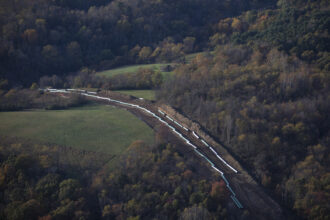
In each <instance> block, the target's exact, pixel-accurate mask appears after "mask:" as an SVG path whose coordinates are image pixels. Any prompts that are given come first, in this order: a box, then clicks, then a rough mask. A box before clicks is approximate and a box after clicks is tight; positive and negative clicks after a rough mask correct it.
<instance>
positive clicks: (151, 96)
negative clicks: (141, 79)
mask: <svg viewBox="0 0 330 220" xmlns="http://www.w3.org/2000/svg"><path fill="white" fill-rule="evenodd" d="M115 92H119V93H123V94H126V95H132V96H135V97H138V98H144V99H147V100H151V101H153V100H156V94H155V91H153V90H116V91H115Z"/></svg>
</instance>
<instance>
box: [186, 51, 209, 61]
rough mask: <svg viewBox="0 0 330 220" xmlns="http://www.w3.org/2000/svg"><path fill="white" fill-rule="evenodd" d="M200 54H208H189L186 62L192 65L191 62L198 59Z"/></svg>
mask: <svg viewBox="0 0 330 220" xmlns="http://www.w3.org/2000/svg"><path fill="white" fill-rule="evenodd" d="M200 54H201V55H203V54H206V52H197V53H191V54H188V55H186V56H185V59H186V62H187V63H191V61H192V60H193V59H195V58H196V57H197V55H200Z"/></svg>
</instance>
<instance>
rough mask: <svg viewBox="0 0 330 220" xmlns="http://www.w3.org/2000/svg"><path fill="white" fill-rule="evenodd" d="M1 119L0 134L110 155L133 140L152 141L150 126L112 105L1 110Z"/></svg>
mask: <svg viewBox="0 0 330 220" xmlns="http://www.w3.org/2000/svg"><path fill="white" fill-rule="evenodd" d="M0 121H1V123H0V135H5V136H11V137H22V138H28V139H30V140H32V141H38V142H41V143H51V144H58V145H64V146H70V147H74V148H78V149H81V150H90V151H97V152H104V153H108V154H113V155H120V154H122V153H123V152H124V151H125V149H126V148H127V147H128V146H129V145H130V144H131V143H132V142H133V141H135V140H143V141H145V142H146V143H153V142H154V132H153V130H152V129H151V128H150V127H148V126H147V125H146V124H145V123H144V122H142V121H141V120H139V119H138V118H137V117H135V116H134V115H133V114H131V113H130V112H128V111H126V110H123V109H118V108H116V107H113V106H101V105H91V106H85V107H79V108H71V109H68V110H51V111H49V110H48V111H47V110H32V111H18V112H0Z"/></svg>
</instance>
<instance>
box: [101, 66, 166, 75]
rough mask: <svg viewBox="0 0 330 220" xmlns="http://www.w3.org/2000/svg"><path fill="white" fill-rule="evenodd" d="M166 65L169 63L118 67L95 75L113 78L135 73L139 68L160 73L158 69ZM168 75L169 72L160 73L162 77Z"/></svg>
mask: <svg viewBox="0 0 330 220" xmlns="http://www.w3.org/2000/svg"><path fill="white" fill-rule="evenodd" d="M166 65H170V63H154V64H140V65H131V66H124V67H119V68H115V69H110V70H105V71H101V72H98V73H97V75H99V76H106V77H112V76H115V75H118V74H123V73H135V72H137V71H138V70H139V69H141V68H144V69H153V70H155V71H161V70H160V68H161V67H162V66H166ZM168 73H170V72H162V74H163V75H166V74H168Z"/></svg>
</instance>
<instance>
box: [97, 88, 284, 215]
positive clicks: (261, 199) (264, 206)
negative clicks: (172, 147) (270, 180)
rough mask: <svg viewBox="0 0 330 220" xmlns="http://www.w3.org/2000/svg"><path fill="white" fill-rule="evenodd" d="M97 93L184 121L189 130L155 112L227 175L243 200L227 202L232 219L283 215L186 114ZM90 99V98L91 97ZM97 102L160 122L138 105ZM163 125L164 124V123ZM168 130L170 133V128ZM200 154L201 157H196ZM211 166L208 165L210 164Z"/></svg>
mask: <svg viewBox="0 0 330 220" xmlns="http://www.w3.org/2000/svg"><path fill="white" fill-rule="evenodd" d="M98 96H102V97H108V98H111V99H115V100H119V101H122V102H127V103H132V104H136V105H139V106H141V107H144V108H146V109H148V110H149V111H151V112H153V113H157V112H158V110H159V109H160V110H162V111H163V112H165V113H166V114H167V115H169V116H170V117H171V118H173V119H175V120H176V121H177V122H179V123H180V124H182V125H184V126H185V127H187V128H189V131H186V130H184V129H183V128H181V127H179V126H178V125H176V124H174V123H173V122H172V121H170V120H168V119H167V118H166V117H164V116H163V115H161V114H159V113H158V114H157V115H158V116H159V117H161V118H162V119H163V120H164V121H166V122H167V123H168V124H170V125H171V126H172V127H175V129H176V130H178V131H179V132H180V133H181V134H183V135H184V136H185V137H186V138H187V139H188V140H189V141H190V142H191V143H193V144H194V145H196V146H197V147H198V149H199V150H200V151H201V152H202V153H203V154H204V155H206V156H207V157H208V158H209V159H210V160H211V161H212V162H213V163H214V164H215V165H216V167H218V168H219V169H220V170H221V171H223V172H224V174H225V176H226V178H227V179H228V181H229V183H230V186H231V187H232V189H233V191H234V192H235V193H236V197H237V198H238V200H239V201H240V202H241V203H242V205H243V207H244V208H243V209H239V208H237V207H236V206H235V204H234V202H229V203H228V205H227V209H228V210H229V212H230V213H231V214H233V215H232V216H233V219H251V217H252V218H253V219H281V220H282V219H286V217H285V216H284V213H283V211H282V209H281V207H280V206H279V205H278V204H277V203H276V202H275V201H274V200H273V199H272V198H271V197H270V196H268V195H267V194H266V193H265V192H264V190H263V189H262V187H260V186H259V185H258V184H257V183H256V181H254V180H253V178H252V177H251V176H250V175H249V174H248V173H247V172H246V171H245V170H244V169H243V168H242V167H241V165H240V163H239V162H238V161H237V160H235V159H234V158H233V157H232V156H231V155H230V154H229V152H228V151H227V150H226V149H225V148H224V147H223V146H222V145H221V144H219V143H217V142H216V141H215V140H214V139H212V137H210V136H209V135H207V133H206V132H205V131H203V130H202V129H201V127H200V126H199V125H198V124H197V123H196V122H193V121H191V120H189V119H188V118H187V117H185V116H183V115H181V114H180V113H178V112H176V111H175V110H174V109H173V108H171V107H170V106H165V105H161V106H158V105H157V104H156V103H152V102H149V101H146V100H141V99H137V98H134V97H132V96H127V95H123V94H119V93H116V92H110V91H107V92H101V93H98ZM90 99H93V98H90ZM99 102H102V103H106V104H111V105H115V106H118V107H120V108H125V109H127V110H128V111H130V112H132V113H133V114H134V115H136V116H137V117H139V118H140V119H141V120H143V121H144V122H146V123H147V124H148V125H149V126H150V127H152V128H153V129H155V128H157V127H160V126H162V125H161V124H162V123H160V122H159V121H158V120H157V119H156V118H154V117H152V116H151V115H149V114H147V113H146V112H144V111H141V110H140V109H137V108H134V107H129V106H123V105H121V104H117V103H112V102H109V101H102V100H99ZM163 127H165V126H163ZM165 129H168V130H169V132H170V133H173V132H172V131H171V130H170V129H169V128H167V127H166V128H165ZM192 131H195V132H196V133H197V134H198V136H200V137H201V138H202V139H204V140H206V141H207V142H208V143H209V144H210V145H212V146H213V147H214V149H215V150H216V151H217V152H218V153H219V154H220V155H221V156H222V157H223V158H224V159H225V160H226V161H227V162H228V163H229V164H231V165H232V166H233V167H235V169H237V170H238V173H235V172H233V171H232V170H230V169H229V168H228V167H227V166H225V165H224V164H223V163H222V162H221V161H220V160H219V159H218V158H217V157H216V156H215V155H214V153H213V152H211V150H210V149H209V148H208V147H206V146H205V145H204V144H203V143H201V140H200V139H197V138H196V137H195V136H194V135H193V134H192ZM173 136H174V138H176V139H177V142H179V143H182V144H183V146H186V147H187V149H189V151H191V147H190V146H189V145H187V144H186V143H185V142H184V141H182V140H181V139H180V138H179V137H178V136H177V135H175V134H174V133H173ZM199 158H200V157H199ZM209 167H210V168H211V166H209ZM245 210H248V211H249V213H250V215H249V216H246V217H244V211H245Z"/></svg>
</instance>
